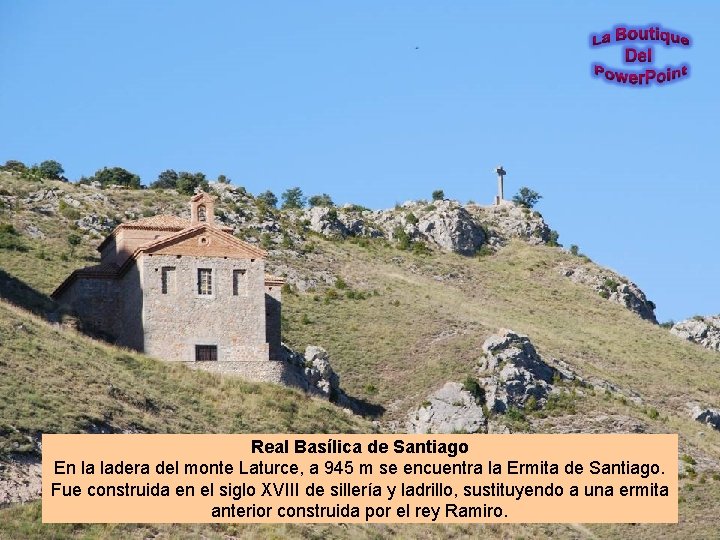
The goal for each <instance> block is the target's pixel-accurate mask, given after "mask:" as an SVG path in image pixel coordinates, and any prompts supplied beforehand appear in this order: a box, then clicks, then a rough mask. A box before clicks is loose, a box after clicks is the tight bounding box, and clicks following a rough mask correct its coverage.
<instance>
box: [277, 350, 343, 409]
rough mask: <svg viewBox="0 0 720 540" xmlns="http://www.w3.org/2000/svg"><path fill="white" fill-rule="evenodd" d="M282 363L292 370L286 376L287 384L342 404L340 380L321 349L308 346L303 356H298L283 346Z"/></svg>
mask: <svg viewBox="0 0 720 540" xmlns="http://www.w3.org/2000/svg"><path fill="white" fill-rule="evenodd" d="M282 347H283V356H284V361H285V362H287V363H288V365H289V367H291V368H293V369H292V370H291V372H290V373H289V374H288V375H289V377H288V380H287V381H286V383H287V384H289V385H291V386H296V387H298V388H301V389H302V390H305V391H306V392H308V393H310V394H314V395H318V396H320V397H323V398H325V399H328V400H330V401H333V402H338V401H341V402H344V401H345V395H344V393H343V392H342V390H341V389H340V378H339V377H338V376H337V374H336V373H335V371H334V370H333V369H332V366H331V365H330V356H329V355H328V352H327V351H326V350H325V349H323V348H322V347H317V346H315V345H308V346H307V347H306V349H305V354H300V353H298V352H296V351H294V350H292V349H290V348H289V347H288V346H287V345H285V344H283V346H282Z"/></svg>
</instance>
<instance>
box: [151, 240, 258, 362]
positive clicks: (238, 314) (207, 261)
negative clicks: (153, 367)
mask: <svg viewBox="0 0 720 540" xmlns="http://www.w3.org/2000/svg"><path fill="white" fill-rule="evenodd" d="M138 265H139V266H141V268H142V270H141V273H142V275H143V310H142V313H143V315H142V318H143V325H144V329H145V340H144V351H145V352H146V353H147V354H149V355H150V356H155V357H157V358H162V359H164V360H170V361H184V362H189V361H194V360H195V346H196V345H215V346H217V349H218V361H220V362H225V361H248V360H266V361H267V360H268V358H269V346H268V344H267V341H266V326H265V325H266V322H265V287H264V280H265V264H264V261H263V260H262V259H255V260H254V261H251V260H250V259H234V258H233V259H228V258H222V257H189V256H177V255H157V254H155V255H147V254H143V255H142V256H141V257H140V258H139V260H138ZM163 267H167V268H173V269H174V270H173V273H174V279H173V280H172V282H171V283H169V284H168V293H167V294H163V293H162V290H161V285H162V271H163ZM199 268H209V269H211V270H212V294H211V295H199V294H198V288H197V272H198V269H199ZM233 270H244V275H242V276H241V277H240V280H239V283H238V286H239V287H238V295H237V296H236V295H234V294H233Z"/></svg>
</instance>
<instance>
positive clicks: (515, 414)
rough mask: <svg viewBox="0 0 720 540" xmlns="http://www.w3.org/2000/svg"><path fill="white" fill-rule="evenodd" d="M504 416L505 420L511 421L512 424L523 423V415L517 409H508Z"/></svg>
mask: <svg viewBox="0 0 720 540" xmlns="http://www.w3.org/2000/svg"><path fill="white" fill-rule="evenodd" d="M505 416H507V418H508V419H510V420H512V421H513V422H524V421H525V413H524V412H522V411H521V410H520V409H518V408H517V407H510V408H509V409H508V410H507V412H506V413H505Z"/></svg>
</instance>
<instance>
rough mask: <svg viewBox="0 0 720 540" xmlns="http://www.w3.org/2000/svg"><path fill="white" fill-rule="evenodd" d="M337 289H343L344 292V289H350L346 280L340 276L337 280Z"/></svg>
mask: <svg viewBox="0 0 720 540" xmlns="http://www.w3.org/2000/svg"><path fill="white" fill-rule="evenodd" d="M335 288H336V289H341V290H342V289H347V288H348V284H347V283H346V282H345V280H344V279H343V278H342V277H340V276H338V277H336V278H335Z"/></svg>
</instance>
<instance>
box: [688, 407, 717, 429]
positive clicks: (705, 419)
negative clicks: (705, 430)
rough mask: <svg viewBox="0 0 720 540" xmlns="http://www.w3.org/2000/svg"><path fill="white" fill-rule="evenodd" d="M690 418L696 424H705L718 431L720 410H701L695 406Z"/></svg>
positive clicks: (701, 408)
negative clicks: (696, 422)
mask: <svg viewBox="0 0 720 540" xmlns="http://www.w3.org/2000/svg"><path fill="white" fill-rule="evenodd" d="M691 414H692V417H693V419H695V420H696V421H698V422H701V423H703V424H707V425H709V426H710V427H712V428H713V429H716V430H718V431H720V409H710V408H703V407H700V406H699V405H695V406H693V408H692V412H691Z"/></svg>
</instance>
